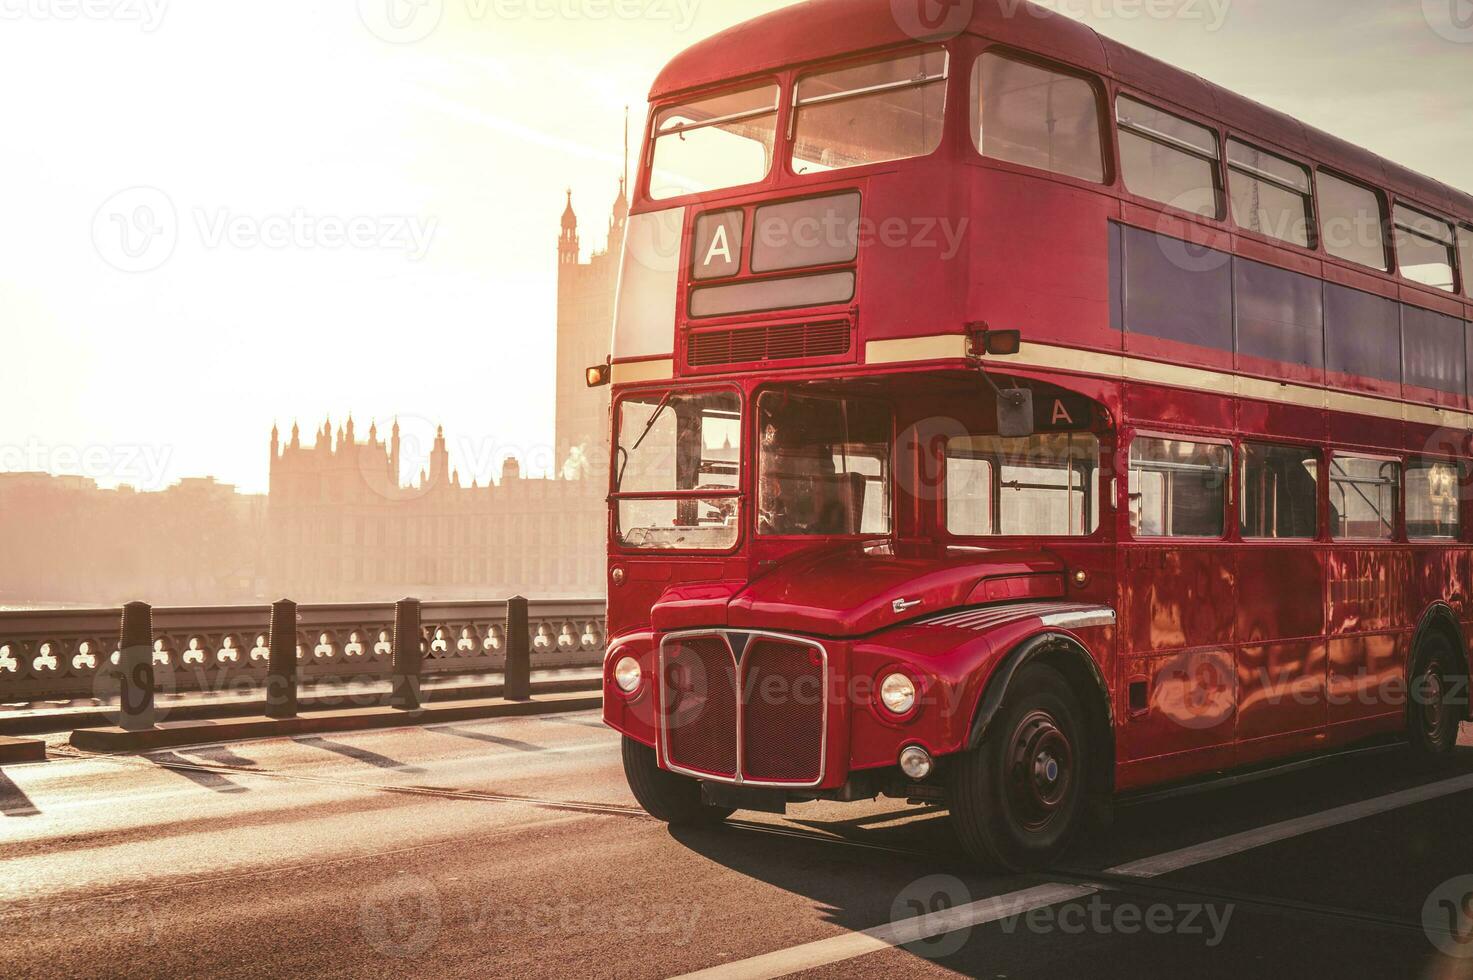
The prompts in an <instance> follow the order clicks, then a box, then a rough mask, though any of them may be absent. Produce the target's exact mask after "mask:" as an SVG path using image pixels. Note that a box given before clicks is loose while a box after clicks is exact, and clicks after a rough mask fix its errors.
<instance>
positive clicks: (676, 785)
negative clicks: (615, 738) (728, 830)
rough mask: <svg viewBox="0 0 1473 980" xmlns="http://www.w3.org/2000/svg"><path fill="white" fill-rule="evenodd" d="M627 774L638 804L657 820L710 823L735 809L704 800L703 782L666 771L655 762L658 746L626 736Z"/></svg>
mask: <svg viewBox="0 0 1473 980" xmlns="http://www.w3.org/2000/svg"><path fill="white" fill-rule="evenodd" d="M624 778H625V779H627V780H629V789H630V791H631V792H633V793H634V798H635V799H636V800H638V801H639V805H640V806H642V807H644V808H645V810H646V811H648V813H649V815H650V816H652V817H654V818H655V819H657V820H663V821H665V822H666V823H668V824H671V825H672V826H676V827H709V826H712V825H713V824H718V823H720V822H721V821H723V820H725V819H726V818H727V817H729V816H731V815H732V813H733V812H734V811H732V810H728V809H725V808H724V807H716V806H708V805H707V804H705V803H703V802H701V784H700V783H699V782H697V781H696V780H694V779H691V778H690V777H688V776H681V775H678V774H677V773H673V772H666V771H665V770H664V769H661V768H660V767H659V765H658V764H657V763H656V762H655V750H654V749H652V748H650V747H649V746H648V745H645V744H643V743H642V742H636V741H635V740H634V739H632V738H630V737H629V736H627V735H626V736H624Z"/></svg>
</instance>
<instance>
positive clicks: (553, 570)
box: [268, 181, 629, 602]
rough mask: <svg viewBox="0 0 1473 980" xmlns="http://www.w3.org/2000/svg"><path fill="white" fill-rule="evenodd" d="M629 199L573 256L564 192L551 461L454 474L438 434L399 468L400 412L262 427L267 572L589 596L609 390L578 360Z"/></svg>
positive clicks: (343, 591) (598, 315)
mask: <svg viewBox="0 0 1473 980" xmlns="http://www.w3.org/2000/svg"><path fill="white" fill-rule="evenodd" d="M628 216H629V202H628V198H627V195H626V193H625V182H624V181H621V182H620V186H619V196H618V198H617V199H616V200H615V202H614V208H613V213H612V214H611V215H610V217H609V224H608V234H607V238H606V240H605V242H604V246H603V247H602V248H601V249H595V250H594V252H593V253H592V255H591V256H590V258H589V260H588V261H586V262H585V261H583V258H582V244H581V237H580V235H579V231H578V216H577V214H576V212H575V211H574V210H573V195H572V192H571V191H569V192H568V199H567V206H566V208H565V209H564V211H563V216H562V223H561V229H560V233H559V236H558V243H557V257H558V304H557V306H558V310H557V359H556V371H557V377H556V385H557V420H556V437H555V438H556V447H555V448H556V456H555V459H556V460H557V463H558V468H557V471H556V472H555V473H554V474H552V476H551V477H550V478H547V479H528V478H525V477H524V476H523V475H522V473H521V468H520V464H519V463H518V462H517V461H516V460H508V461H507V462H506V463H505V465H504V466H503V468H502V473H501V478H500V480H499V481H497V482H495V483H492V484H489V485H486V486H477V485H475V484H474V483H473V484H472V485H471V486H465V485H463V483H462V481H461V479H460V476H459V475H458V474H457V473H456V472H454V471H453V470H452V469H451V466H450V456H449V451H448V449H447V447H446V444H445V434H444V432H443V431H439V432H437V433H436V435H435V441H434V447H433V449H432V450H431V452H430V457H429V466H428V469H427V470H426V471H424V472H422V473H421V474H419V477H418V479H417V480H414V481H412V482H410V483H407V484H406V483H404V482H403V481H402V479H401V473H402V467H403V462H404V461H403V459H402V453H403V446H402V444H401V433H400V431H399V426H398V423H397V422H396V423H395V424H394V426H393V428H392V429H391V430H390V431H389V433H388V435H387V437H381V436H380V433H379V431H378V429H377V427H376V426H375V427H373V428H370V430H369V433H368V438H367V440H366V441H363V442H360V441H359V440H358V436H357V433H356V431H355V427H354V424H353V422H352V421H351V420H350V421H349V422H348V423H347V425H346V426H345V427H341V428H339V429H338V430H336V431H334V430H333V428H332V426H331V424H330V423H329V424H326V425H324V426H323V427H322V428H321V429H319V430H318V431H317V434H316V438H315V441H314V442H313V444H312V445H311V446H304V445H303V444H302V441H301V434H300V432H299V431H297V430H296V429H295V428H294V429H293V431H292V434H291V439H290V441H289V442H288V443H287V444H286V445H284V446H283V445H282V444H281V441H280V434H279V433H277V432H275V431H273V433H272V439H271V492H270V505H269V524H270V538H269V540H270V547H269V552H268V553H269V563H268V568H269V575H268V578H269V581H270V582H271V587H272V593H273V594H281V595H289V596H291V597H293V598H296V599H298V600H299V601H303V602H325V601H354V600H360V599H361V600H373V601H383V600H385V599H386V598H398V597H399V596H400V595H401V593H402V594H409V593H414V594H416V595H418V596H420V597H423V598H445V599H453V598H482V597H485V596H501V595H507V594H511V593H516V592H521V593H524V594H527V595H535V596H539V597H557V596H570V597H572V596H578V597H582V596H589V595H601V594H602V593H603V591H604V543H605V537H606V530H605V529H606V527H607V521H608V517H607V508H606V505H605V498H606V496H607V479H608V460H609V448H608V439H609V436H608V433H609V395H608V389H607V388H598V389H589V388H588V387H587V385H586V384H585V383H584V369H585V368H587V367H589V366H590V365H593V364H599V363H602V362H603V361H604V359H605V358H607V357H608V354H609V341H610V337H611V334H612V325H613V318H614V292H615V289H616V288H617V284H618V265H619V255H620V253H621V252H622V249H623V244H624V228H625V222H626V221H627V219H628Z"/></svg>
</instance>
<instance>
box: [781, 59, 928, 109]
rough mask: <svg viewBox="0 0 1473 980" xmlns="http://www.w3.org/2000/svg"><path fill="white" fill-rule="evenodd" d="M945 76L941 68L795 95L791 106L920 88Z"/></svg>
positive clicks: (818, 103) (803, 105)
mask: <svg viewBox="0 0 1473 980" xmlns="http://www.w3.org/2000/svg"><path fill="white" fill-rule="evenodd" d="M810 77H812V76H810ZM947 78H948V76H947V73H946V69H944V68H943V69H942V71H941V74H939V75H917V76H915V77H914V78H906V79H902V80H901V81H898V82H881V83H880V84H878V85H867V86H865V87H864V88H851V89H845V90H844V91H842V92H830V93H829V94H828V95H813V96H809V97H808V98H806V99H805V98H801V97H795V99H794V101H793V106H794V107H795V108H798V109H806V108H808V107H809V106H812V105H824V104H826V103H829V102H840V101H843V100H844V99H857V98H860V97H861V96H865V95H879V94H880V93H882V92H898V91H900V90H901V89H907V88H921V87H922V86H924V85H933V84H935V83H936V82H944V81H946V80H947ZM801 85H802V83H801V82H799V86H800V87H801Z"/></svg>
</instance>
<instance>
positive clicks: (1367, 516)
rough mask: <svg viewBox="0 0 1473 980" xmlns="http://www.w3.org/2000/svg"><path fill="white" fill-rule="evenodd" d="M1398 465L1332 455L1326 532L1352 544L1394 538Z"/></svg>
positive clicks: (1399, 480) (1386, 461) (1399, 469)
mask: <svg viewBox="0 0 1473 980" xmlns="http://www.w3.org/2000/svg"><path fill="white" fill-rule="evenodd" d="M1400 487H1401V464H1400V463H1398V462H1396V461H1395V460H1386V459H1375V458H1373V457H1369V456H1345V455H1336V456H1335V458H1334V459H1332V460H1331V461H1330V529H1331V531H1332V532H1333V535H1334V537H1336V538H1338V539H1348V540H1353V541H1390V540H1392V539H1393V538H1395V537H1396V503H1397V501H1396V498H1397V494H1398V490H1399V489H1400Z"/></svg>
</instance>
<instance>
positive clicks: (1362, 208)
mask: <svg viewBox="0 0 1473 980" xmlns="http://www.w3.org/2000/svg"><path fill="white" fill-rule="evenodd" d="M1319 201H1320V235H1321V237H1323V238H1324V240H1325V251H1327V252H1329V253H1330V254H1331V255H1333V256H1335V257H1336V258H1340V259H1345V260H1346V261H1348V262H1354V263H1356V264H1357V265H1363V266H1365V267H1366V268H1368V269H1378V270H1380V271H1381V272H1385V271H1386V270H1387V269H1389V268H1391V262H1390V259H1389V257H1388V256H1387V253H1386V239H1385V232H1384V231H1383V229H1384V228H1385V227H1386V208H1385V206H1384V205H1383V204H1382V203H1381V195H1379V194H1377V193H1376V192H1375V191H1373V190H1371V189H1370V188H1369V187H1365V186H1363V185H1361V184H1356V183H1353V182H1351V181H1348V180H1344V179H1342V178H1340V177H1336V176H1335V175H1334V174H1329V173H1325V172H1324V171H1323V170H1321V171H1320V176H1319Z"/></svg>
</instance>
